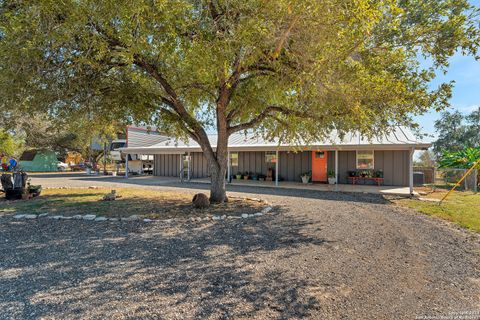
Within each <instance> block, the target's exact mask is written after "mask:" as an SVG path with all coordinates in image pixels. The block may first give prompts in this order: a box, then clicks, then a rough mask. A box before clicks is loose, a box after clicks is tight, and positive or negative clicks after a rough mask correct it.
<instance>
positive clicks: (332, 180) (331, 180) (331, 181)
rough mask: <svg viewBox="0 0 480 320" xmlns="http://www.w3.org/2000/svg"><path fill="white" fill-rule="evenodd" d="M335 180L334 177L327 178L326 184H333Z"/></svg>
mask: <svg viewBox="0 0 480 320" xmlns="http://www.w3.org/2000/svg"><path fill="white" fill-rule="evenodd" d="M336 180H337V179H335V178H334V177H332V178H328V184H335V183H336V182H337V181H336Z"/></svg>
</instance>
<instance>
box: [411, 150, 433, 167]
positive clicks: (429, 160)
mask: <svg viewBox="0 0 480 320" xmlns="http://www.w3.org/2000/svg"><path fill="white" fill-rule="evenodd" d="M415 165H416V166H419V167H435V155H434V154H433V152H432V151H430V150H425V151H423V152H422V153H421V154H420V156H419V157H418V160H417V161H415Z"/></svg>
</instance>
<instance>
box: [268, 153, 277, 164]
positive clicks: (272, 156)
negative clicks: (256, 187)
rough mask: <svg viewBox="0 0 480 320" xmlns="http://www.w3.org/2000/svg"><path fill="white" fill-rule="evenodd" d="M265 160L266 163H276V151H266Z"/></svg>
mask: <svg viewBox="0 0 480 320" xmlns="http://www.w3.org/2000/svg"><path fill="white" fill-rule="evenodd" d="M265 162H266V163H276V162H277V153H276V152H275V151H266V152H265Z"/></svg>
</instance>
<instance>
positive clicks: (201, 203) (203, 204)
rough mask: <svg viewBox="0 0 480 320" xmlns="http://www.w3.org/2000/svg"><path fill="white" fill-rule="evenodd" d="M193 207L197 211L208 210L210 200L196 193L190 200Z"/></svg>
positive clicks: (203, 194) (204, 195)
mask: <svg viewBox="0 0 480 320" xmlns="http://www.w3.org/2000/svg"><path fill="white" fill-rule="evenodd" d="M192 202H193V206H194V207H195V208H198V209H203V208H208V207H209V206H210V200H209V199H208V197H207V195H206V194H205V193H197V194H196V195H194V196H193V199H192Z"/></svg>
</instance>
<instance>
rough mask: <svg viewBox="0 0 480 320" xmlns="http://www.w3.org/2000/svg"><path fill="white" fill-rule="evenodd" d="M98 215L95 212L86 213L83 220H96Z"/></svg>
mask: <svg viewBox="0 0 480 320" xmlns="http://www.w3.org/2000/svg"><path fill="white" fill-rule="evenodd" d="M96 217H97V216H96V215H94V214H86V215H84V216H83V220H95V218H96Z"/></svg>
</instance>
